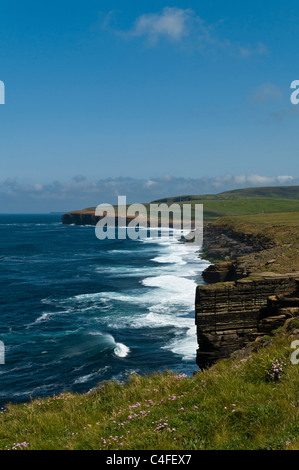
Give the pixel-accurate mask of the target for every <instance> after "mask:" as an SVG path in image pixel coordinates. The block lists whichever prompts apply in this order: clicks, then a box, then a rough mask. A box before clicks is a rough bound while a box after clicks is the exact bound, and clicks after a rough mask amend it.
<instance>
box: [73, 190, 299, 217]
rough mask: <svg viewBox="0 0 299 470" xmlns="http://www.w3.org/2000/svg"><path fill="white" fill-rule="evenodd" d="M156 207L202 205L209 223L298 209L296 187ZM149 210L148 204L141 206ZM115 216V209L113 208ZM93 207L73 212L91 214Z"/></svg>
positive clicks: (191, 198)
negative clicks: (241, 215) (229, 217)
mask: <svg viewBox="0 0 299 470" xmlns="http://www.w3.org/2000/svg"><path fill="white" fill-rule="evenodd" d="M154 202H156V203H158V204H160V203H163V202H166V203H168V204H171V203H178V204H180V205H181V204H192V205H193V204H203V208H204V220H205V221H212V220H216V219H218V218H219V217H223V216H233V215H240V214H257V213H269V212H270V213H272V212H273V213H279V212H292V211H298V210H299V186H293V187H292V186H289V187H288V186H284V187H273V188H272V187H269V188H248V189H239V190H234V191H227V192H224V193H219V194H215V195H201V196H196V195H193V196H178V197H169V198H164V199H159V200H157V201H154ZM144 205H145V207H146V208H147V210H148V208H149V204H148V203H146V204H144ZM115 209H116V213H117V206H115ZM94 211H95V207H89V208H86V209H83V210H79V211H74V212H83V213H90V214H93V213H94Z"/></svg>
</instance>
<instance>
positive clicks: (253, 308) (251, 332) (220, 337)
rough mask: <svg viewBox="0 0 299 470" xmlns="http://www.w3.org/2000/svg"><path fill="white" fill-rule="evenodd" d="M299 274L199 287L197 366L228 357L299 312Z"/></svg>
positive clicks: (196, 304) (197, 303)
mask: <svg viewBox="0 0 299 470" xmlns="http://www.w3.org/2000/svg"><path fill="white" fill-rule="evenodd" d="M298 297H299V273H291V274H289V275H288V274H286V275H275V274H270V273H267V274H265V275H261V277H259V278H256V279H250V278H248V279H246V278H244V279H241V280H237V281H234V282H226V283H221V284H219V283H218V284H211V285H206V286H197V290H196V302H195V309H196V325H197V338H198V346H199V349H198V351H197V364H198V366H199V367H200V368H205V367H208V366H210V365H211V364H213V363H214V362H215V361H216V360H217V359H220V358H225V357H229V356H230V355H231V354H232V353H233V352H234V351H236V350H238V349H241V348H243V347H244V346H245V345H246V344H247V343H248V342H250V341H253V340H254V339H255V338H256V337H257V336H259V335H262V334H268V333H269V332H271V331H272V330H273V329H275V328H278V327H279V326H281V325H283V324H284V322H285V321H286V320H287V319H288V318H290V317H292V316H295V315H298V312H299V298H298Z"/></svg>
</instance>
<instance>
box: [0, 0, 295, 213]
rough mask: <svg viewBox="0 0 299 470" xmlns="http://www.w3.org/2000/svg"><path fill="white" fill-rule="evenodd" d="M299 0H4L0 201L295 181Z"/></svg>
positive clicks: (40, 207) (22, 206)
mask: <svg viewBox="0 0 299 470" xmlns="http://www.w3.org/2000/svg"><path fill="white" fill-rule="evenodd" d="M298 24H299V10H298V7H297V2H295V1H294V0H293V1H292V0H291V1H289V2H287V3H283V2H278V1H271V2H270V1H268V0H264V1H263V2H260V1H256V0H253V1H250V2H249V1H248V2H240V1H236V0H230V1H224V0H214V1H209V0H207V1H204V2H203V1H202V2H201V1H192V0H190V1H166V2H165V1H142V2H141V1H130V2H125V1H120V0H119V1H115V0H109V1H101V0H97V1H95V0H86V1H85V2H82V1H76V0H72V1H65V0H60V1H59V2H58V1H56V0H53V1H51V2H47V1H45V2H40V1H30V0H29V1H27V2H20V1H18V2H17V1H14V0H10V1H5V0H3V1H2V2H1V6H0V80H2V81H3V82H4V83H5V91H6V95H5V105H1V106H0V212H7V211H8V212H24V211H25V212H31V211H33V212H36V211H37V212H47V211H48V210H57V211H58V210H62V211H63V210H71V209H77V208H80V207H85V206H90V205H96V204H100V203H102V202H113V203H114V202H116V197H117V195H118V194H127V195H128V200H129V201H130V202H136V201H137V200H139V201H150V200H152V199H154V198H157V197H160V196H161V197H164V196H167V195H177V194H183V193H193V194H194V193H197V194H202V193H207V192H211V193H215V192H218V191H221V190H225V189H230V188H235V187H242V186H243V187H245V186H254V185H276V184H297V179H298V176H299V163H298V162H299V159H298V125H299V106H294V105H292V104H291V102H290V95H291V90H290V84H291V82H292V81H293V80H296V79H299V69H298V51H297V49H298V36H299V35H298Z"/></svg>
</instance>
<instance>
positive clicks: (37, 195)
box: [0, 173, 299, 213]
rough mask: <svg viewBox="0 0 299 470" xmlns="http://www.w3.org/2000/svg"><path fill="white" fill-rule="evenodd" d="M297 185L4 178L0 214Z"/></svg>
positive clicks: (236, 179)
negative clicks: (38, 181)
mask: <svg viewBox="0 0 299 470" xmlns="http://www.w3.org/2000/svg"><path fill="white" fill-rule="evenodd" d="M282 185H299V179H298V178H294V177H293V176H290V175H278V176H267V175H260V174H258V173H250V174H245V173H244V174H239V175H231V174H226V175H222V176H218V177H208V176H202V177H198V178H184V177H175V176H171V175H163V176H160V177H156V178H149V179H138V178H130V177H118V178H106V179H102V180H89V179H87V178H85V177H84V176H76V177H74V178H72V179H71V180H70V181H68V182H58V181H53V182H52V183H47V184H45V183H44V184H41V183H33V184H28V183H22V182H19V181H18V180H16V179H12V178H8V179H6V180H4V181H2V182H1V181H0V201H1V203H2V206H0V212H16V213H20V212H40V213H41V212H47V211H57V210H62V211H65V212H66V211H69V210H76V209H81V208H82V209H83V208H84V207H91V206H96V205H98V204H101V203H103V202H109V203H112V204H116V203H117V196H123V195H126V196H127V201H128V203H133V202H142V203H144V202H150V201H153V200H155V199H161V198H164V197H171V196H183V195H188V194H192V195H196V194H197V195H200V194H215V193H219V192H222V191H228V190H232V189H238V188H246V187H256V186H260V187H261V186H282Z"/></svg>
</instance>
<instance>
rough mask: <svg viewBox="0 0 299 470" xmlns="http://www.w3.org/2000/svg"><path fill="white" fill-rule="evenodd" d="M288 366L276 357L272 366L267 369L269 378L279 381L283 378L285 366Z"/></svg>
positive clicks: (272, 380)
mask: <svg viewBox="0 0 299 470" xmlns="http://www.w3.org/2000/svg"><path fill="white" fill-rule="evenodd" d="M285 366H286V363H285V362H282V361H281V360H280V359H275V361H273V362H272V364H271V367H270V368H269V369H268V371H267V378H268V380H270V381H271V382H277V381H278V380H280V379H281V376H282V374H283V372H284V367H285Z"/></svg>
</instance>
